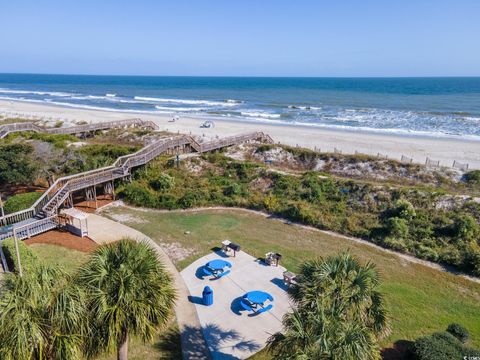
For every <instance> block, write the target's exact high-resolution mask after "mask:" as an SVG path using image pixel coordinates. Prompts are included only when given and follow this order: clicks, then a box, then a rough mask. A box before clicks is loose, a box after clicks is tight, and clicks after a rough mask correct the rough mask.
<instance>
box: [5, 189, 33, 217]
mask: <svg viewBox="0 0 480 360" xmlns="http://www.w3.org/2000/svg"><path fill="white" fill-rule="evenodd" d="M40 196H42V193H41V192H37V191H34V192H29V193H24V194H17V195H14V196H11V197H9V198H8V199H7V201H5V207H4V209H5V213H6V214H11V213H14V212H17V211H20V210H24V209H28V208H29V207H30V206H32V205H33V204H34V203H35V201H37V200H38V198H39V197H40Z"/></svg>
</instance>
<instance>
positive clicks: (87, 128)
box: [0, 118, 158, 139]
mask: <svg viewBox="0 0 480 360" xmlns="http://www.w3.org/2000/svg"><path fill="white" fill-rule="evenodd" d="M126 126H139V127H145V128H149V129H152V130H158V126H157V125H156V124H155V123H154V122H153V121H144V120H142V119H138V118H135V119H125V120H113V121H106V122H98V123H93V124H85V125H77V126H70V127H66V128H44V127H41V126H38V125H36V124H34V123H28V122H24V123H14V124H5V125H0V139H1V138H4V137H5V136H7V135H8V134H10V133H14V132H21V131H35V132H38V133H46V134H82V133H89V132H93V131H98V130H107V129H114V128H120V127H126Z"/></svg>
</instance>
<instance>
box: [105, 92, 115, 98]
mask: <svg viewBox="0 0 480 360" xmlns="http://www.w3.org/2000/svg"><path fill="white" fill-rule="evenodd" d="M105 96H106V97H115V96H117V94H109V93H106V94H105Z"/></svg>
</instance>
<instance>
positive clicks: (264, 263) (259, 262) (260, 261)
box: [255, 258, 270, 267]
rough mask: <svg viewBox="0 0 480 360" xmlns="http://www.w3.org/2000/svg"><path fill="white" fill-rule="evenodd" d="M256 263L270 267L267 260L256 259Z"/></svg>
mask: <svg viewBox="0 0 480 360" xmlns="http://www.w3.org/2000/svg"><path fill="white" fill-rule="evenodd" d="M255 262H256V263H257V264H258V265H262V266H266V267H270V265H268V264H267V263H266V261H265V258H256V259H255Z"/></svg>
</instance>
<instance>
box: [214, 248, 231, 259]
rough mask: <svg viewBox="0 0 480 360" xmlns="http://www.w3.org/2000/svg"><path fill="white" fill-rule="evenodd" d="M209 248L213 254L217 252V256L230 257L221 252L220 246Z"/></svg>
mask: <svg viewBox="0 0 480 360" xmlns="http://www.w3.org/2000/svg"><path fill="white" fill-rule="evenodd" d="M210 250H212V251H213V252H214V253H215V254H217V255H218V256H220V257H222V258H229V257H230V256H228V255H227V254H225V253H224V252H223V250H222V248H220V247H218V246H215V247H213V248H211V249H210Z"/></svg>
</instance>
